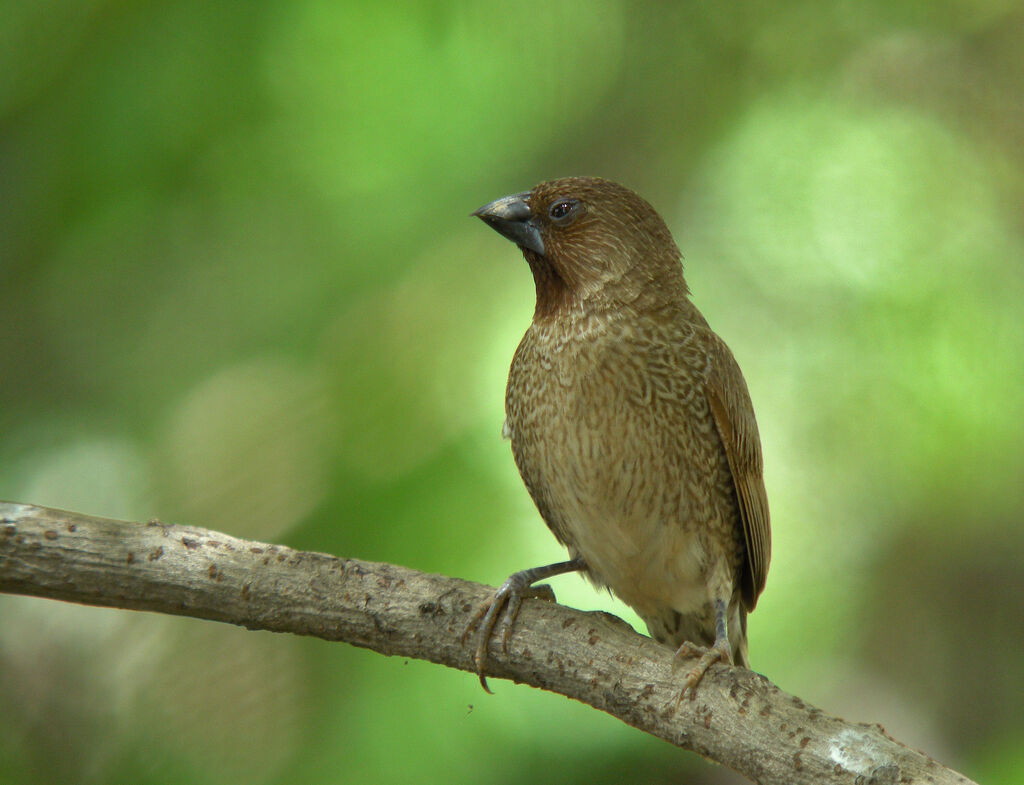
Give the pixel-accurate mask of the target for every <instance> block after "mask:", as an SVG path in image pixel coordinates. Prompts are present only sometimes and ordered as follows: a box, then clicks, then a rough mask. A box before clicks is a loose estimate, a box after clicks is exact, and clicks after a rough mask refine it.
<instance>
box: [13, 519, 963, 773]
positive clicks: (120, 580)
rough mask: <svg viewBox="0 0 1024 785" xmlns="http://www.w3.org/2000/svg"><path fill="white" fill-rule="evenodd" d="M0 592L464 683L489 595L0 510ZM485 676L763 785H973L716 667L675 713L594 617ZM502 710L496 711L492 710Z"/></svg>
mask: <svg viewBox="0 0 1024 785" xmlns="http://www.w3.org/2000/svg"><path fill="white" fill-rule="evenodd" d="M0 591H4V592H8V593H12V594H27V595H34V596H38V597H49V598H52V599H58V600H65V601H68V602H79V603H86V604H90V605H104V606H109V607H115V608H128V609H132V610H147V611H155V612H158V613H173V614H177V615H181V616H194V617H197V618H201V619H212V620H215V621H223V622H229V623H232V624H238V625H241V626H244V627H247V628H249V629H254V630H271V631H274V632H291V633H296V634H299V635H315V636H317V637H320V638H324V639H327V640H335V641H346V642H348V643H351V644H354V645H356V646H363V647H366V648H369V649H373V650H374V651H379V652H381V653H383V654H389V655H391V654H394V655H400V656H403V657H414V658H417V659H425V660H430V661H431V662H437V663H441V664H443V665H447V666H449V667H452V668H458V669H460V670H464V671H469V672H472V671H473V668H474V666H473V658H472V647H473V641H472V639H470V641H469V642H468V643H466V644H463V643H462V640H461V638H462V633H463V631H464V629H465V628H466V625H467V624H468V623H469V621H470V619H471V617H472V616H473V613H474V612H475V611H476V609H477V608H478V607H479V606H480V605H482V604H483V603H484V602H485V601H487V600H489V598H490V596H491V594H492V592H493V589H492V588H490V587H487V586H483V585H481V584H478V583H471V582H468V581H463V580H458V579H456V578H446V577H444V576H441V575H430V574H426V573H421V572H417V571H415V570H410V569H407V568H404V567H397V566H394V565H390V564H377V563H373V562H363V561H357V560H355V559H339V558H336V557H333V556H328V555H325V554H322V553H309V552H304V551H295V550H292V549H291V548H286V547H283V546H279V545H268V544H266V543H260V542H251V541H247V540H239V539H237V538H235V537H231V536H229V535H226V534H221V533H218V532H214V531H209V530H206V529H199V528H196V527H192V526H177V525H169V524H164V523H160V522H157V521H151V522H149V523H147V524H139V523H125V522H122V521H114V520H109V519H105V518H96V517H92V516H88V515H81V514H79V513H74V512H65V511H61V510H52V509H46V508H43V507H35V506H32V505H26V504H11V503H5V502H0ZM509 649H510V650H509V654H508V655H505V654H503V653H502V652H501V650H500V646H498V645H497V644H494V645H492V648H491V652H490V654H489V659H488V675H489V676H491V677H494V678H507V679H512V680H514V681H516V682H521V683H525V684H530V685H532V686H534V687H540V688H542V689H546V690H550V691H552V692H558V693H561V694H563V695H566V696H568V697H571V698H575V699H576V700H579V701H582V702H584V703H587V704H590V705H591V706H594V707H595V708H598V709H601V710H602V711H606V712H608V713H609V714H611V715H613V716H615V717H618V718H619V719H621V720H622V721H623V722H626V723H628V724H630V725H633V726H635V727H637V728H639V729H641V730H643V731H646V732H647V733H651V734H653V735H655V736H658V737H660V738H663V739H665V740H667V741H670V742H671V743H673V744H676V745H678V746H680V747H682V748H684V749H688V750H693V751H694V752H697V753H699V754H700V755H703V756H704V757H706V758H709V759H711V760H715V761H717V762H719V763H721V764H723V765H725V766H728V767H730V768H732V769H735V770H736V771H738V772H740V773H741V774H743V775H745V776H747V777H749V778H750V779H751V780H753V781H755V782H760V783H764V784H765V785H768V784H769V783H780V784H781V783H786V784H787V785H789V784H790V783H863V784H864V785H866V784H867V783H878V784H879V785H886V784H888V783H892V784H893V785H896V784H897V783H902V784H904V785H908V784H910V783H969V782H970V780H967V779H966V778H965V777H962V776H961V775H959V774H957V773H955V772H953V771H951V770H949V769H946V768H944V767H943V766H941V765H939V764H938V763H936V762H935V761H933V760H931V759H930V758H928V757H927V756H925V755H923V754H921V753H919V752H916V751H914V750H911V749H909V748H907V747H905V746H904V745H902V744H900V743H899V742H897V741H895V740H894V739H892V738H890V737H889V736H887V735H886V734H885V732H884V731H883V730H882V729H881V727H880V726H877V725H863V724H855V723H850V722H846V721H845V720H842V719H839V718H838V717H833V716H831V715H829V714H826V713H824V712H823V711H821V710H820V709H817V708H815V707H813V706H810V705H808V704H806V703H804V702H803V701H801V700H800V699H799V698H796V697H794V696H792V695H788V694H786V693H784V692H782V691H781V690H779V689H778V688H777V687H775V686H774V685H773V684H772V683H771V682H769V681H768V680H767V679H765V678H764V677H762V676H759V675H757V674H755V673H752V672H750V671H746V670H742V669H738V668H728V667H724V666H715V667H713V668H712V669H711V670H710V671H709V672H708V674H707V676H705V678H704V680H703V681H702V682H701V684H700V687H699V689H698V690H697V695H696V698H695V699H693V700H684V701H683V702H682V704H681V705H680V706H679V709H678V710H677V711H674V712H673V711H671V710H669V709H667V708H666V707H671V706H673V705H674V702H675V696H676V695H677V694H678V691H679V679H680V675H679V672H678V671H677V672H673V670H672V667H671V663H672V651H671V650H670V649H669V648H667V647H665V646H662V645H661V644H658V643H656V642H654V641H652V640H651V639H650V638H646V637H643V636H641V635H638V634H636V633H635V632H633V631H632V630H631V629H630V628H629V627H628V626H627V625H626V624H624V623H623V622H621V621H619V620H618V619H616V618H614V617H612V616H609V615H607V614H603V613H581V612H579V611H575V610H572V609H570V608H566V607H563V606H561V605H556V604H554V603H548V602H543V601H539V600H537V601H527V602H526V603H524V605H523V609H522V612H521V614H520V616H519V620H518V621H517V623H516V626H515V630H514V634H513V636H512V642H511V645H510V647H509ZM496 700H500V698H497V699H496Z"/></svg>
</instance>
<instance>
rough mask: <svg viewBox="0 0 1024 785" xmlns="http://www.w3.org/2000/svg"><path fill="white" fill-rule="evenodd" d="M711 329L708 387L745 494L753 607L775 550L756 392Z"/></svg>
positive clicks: (748, 596) (740, 494)
mask: <svg viewBox="0 0 1024 785" xmlns="http://www.w3.org/2000/svg"><path fill="white" fill-rule="evenodd" d="M708 332H709V334H710V336H711V339H710V342H709V346H708V359H709V361H710V367H709V372H708V378H707V382H706V386H705V393H706V395H707V399H708V403H709V404H710V406H711V412H712V414H713V415H714V418H715V425H716V426H717V427H718V433H719V436H721V438H722V443H723V444H724V445H725V454H726V455H727V456H728V459H729V468H730V470H731V471H732V480H733V484H734V485H735V487H736V498H737V499H738V500H739V507H740V518H741V519H742V522H743V537H744V539H745V540H746V544H747V563H746V565H745V567H746V569H744V571H743V579H742V593H743V605H744V606H745V607H746V609H747V610H748V611H752V610H754V606H755V605H756V604H757V598H758V595H760V594H761V592H762V591H763V590H764V583H765V579H766V578H767V576H768V563H769V562H770V561H771V555H772V533H771V526H770V523H769V518H768V495H767V494H766V493H765V490H764V474H763V472H764V468H763V462H762V459H761V439H760V437H759V436H758V433H757V421H756V420H755V419H754V407H753V404H751V402H750V393H749V392H748V391H747V383H746V382H745V381H744V379H743V374H742V373H740V368H739V365H737V364H736V360H735V359H734V358H733V356H732V352H730V351H729V347H727V346H726V345H725V343H724V342H723V341H722V339H721V338H719V337H718V336H717V335H715V334H714V333H711V332H710V330H709V331H708Z"/></svg>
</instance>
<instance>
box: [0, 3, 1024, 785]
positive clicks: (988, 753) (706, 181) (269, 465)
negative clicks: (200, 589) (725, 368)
mask: <svg viewBox="0 0 1024 785" xmlns="http://www.w3.org/2000/svg"><path fill="white" fill-rule="evenodd" d="M0 7H2V17H3V18H4V20H5V21H4V23H3V24H2V25H0V73H3V74H4V77H3V79H0V173H2V176H0V205H2V208H0V292H2V294H3V304H4V306H3V316H2V320H0V368H2V369H3V372H2V375H3V384H2V385H0V498H7V499H11V500H18V501H26V502H33V503H38V504H44V505H52V506H59V507H66V508H72V509H77V510H81V511H84V512H89V513H94V514H100V515H107V516H114V517H121V518H127V519H139V520H145V519H147V518H149V517H152V516H158V517H160V518H163V519H166V520H173V521H181V522H188V523H194V524H199V525H204V526H209V527H212V528H217V529H222V530H225V531H228V532H231V533H233V534H235V535H239V536H243V537H254V538H261V539H267V540H273V541H280V542H285V543H288V544H290V545H292V546H295V547H299V548H311V549H316V550H322V551H328V552H332V553H337V554H342V555H349V556H356V557H361V558H366V559H374V560H381V561H391V562H398V563H401V564H406V565H410V566H413V567H417V568H419V569H423V570H427V571H436V572H443V573H448V574H452V575H459V576H462V577H466V578H472V579H476V580H481V581H485V582H490V583H496V582H498V581H500V580H501V579H502V578H503V577H504V576H505V575H506V574H507V573H509V572H511V571H514V570H517V569H521V568H523V567H526V566H533V565H536V564H540V563H546V562H550V561H556V560H559V559H560V557H561V551H560V549H559V548H558V546H557V545H556V543H555V542H554V540H553V539H552V538H551V537H550V535H549V534H548V533H547V531H546V530H545V528H544V526H543V525H542V523H541V522H540V520H539V518H538V516H537V514H536V512H535V510H534V509H533V508H532V506H531V504H530V502H529V499H528V497H527V495H526V493H525V491H524V490H523V488H522V486H521V484H520V482H519V479H518V477H517V476H516V473H515V469H514V467H513V464H512V461H511V458H510V455H509V451H508V446H507V444H506V443H504V442H502V441H501V439H500V438H499V431H500V426H501V421H502V396H503V385H504V376H505V372H506V370H507V366H508V362H509V360H510V358H511V355H512V351H513V349H514V347H515V344H516V342H517V340H518V337H519V335H520V334H521V332H522V330H523V329H524V328H525V326H526V324H527V323H528V321H529V318H530V313H531V309H532V296H533V293H532V283H531V281H530V279H529V275H528V272H527V270H526V267H525V265H524V264H523V263H522V260H521V259H520V258H519V256H518V254H517V253H516V252H515V249H514V248H512V247H511V246H510V245H509V244H508V243H505V242H504V241H503V240H501V238H499V237H497V236H496V235H494V233H493V232H491V231H489V230H488V229H487V228H486V227H484V226H482V225H480V224H479V223H478V222H476V221H473V220H470V219H469V218H468V217H467V215H468V213H469V212H470V211H471V210H472V209H474V208H475V207H477V206H478V205H480V204H482V203H483V202H486V201H489V200H490V199H492V198H495V197H497V196H500V195H503V194H505V193H509V192H512V191H516V190H522V189H525V188H528V187H530V186H531V185H532V184H534V183H535V182H537V181H539V180H542V179H547V178H550V177H555V176H562V175H567V174H584V173H587V174H600V175H603V176H606V177H610V178H613V179H617V180H620V181H622V182H625V183H626V184H628V185H630V186H632V187H633V188H634V189H636V190H638V191H639V192H641V193H642V194H644V195H645V196H646V197H647V198H648V199H649V200H650V201H651V202H652V203H653V204H654V205H655V206H656V207H657V208H658V209H659V210H660V211H661V212H662V214H663V215H664V216H665V217H666V220H667V221H668V222H669V224H670V226H671V227H672V229H673V231H674V233H675V235H676V238H677V240H678V241H679V244H680V246H681V248H682V250H683V252H684V255H685V257H686V264H687V273H688V278H689V280H690V283H691V286H692V288H693V291H694V293H695V298H696V301H697V302H698V304H699V305H700V307H701V308H702V309H703V311H704V312H705V314H706V315H707V316H708V318H709V320H710V321H711V323H712V325H713V326H714V327H715V328H716V329H717V330H718V331H719V332H720V333H721V334H722V335H723V336H724V337H725V338H726V339H727V340H728V342H729V343H730V345H731V346H732V348H733V350H734V352H735V354H736V355H737V357H738V359H739V361H740V364H741V365H742V367H743V368H744V371H745V374H746V377H747V380H748V382H749V384H750V387H751V390H752V394H753V397H754V401H755V405H756V408H757V411H758V417H759V420H760V423H761V428H762V437H763V442H764V447H765V453H766V463H767V482H768V488H769V497H770V499H771V502H772V508H773V528H774V533H775V557H774V563H773V565H772V571H771V573H770V575H769V583H768V589H767V592H766V593H765V595H764V596H763V598H762V601H761V604H760V605H759V606H758V610H757V612H756V614H755V615H754V616H753V617H752V618H751V653H752V657H753V661H754V664H755V667H757V668H758V669H759V670H761V671H763V672H764V673H766V674H767V675H768V676H770V677H771V678H772V679H774V680H775V681H776V682H778V683H779V684H780V685H781V686H783V687H784V688H785V689H787V690H789V691H792V692H795V693H797V694H799V695H801V696H802V697H804V698H806V699H807V700H809V701H812V702H814V703H815V704H818V705H820V706H822V707H824V708H826V709H828V710H830V711H832V712H835V713H839V714H842V715H844V716H847V717H849V718H851V719H857V720H864V721H873V722H881V723H882V724H883V725H884V726H885V727H886V729H887V730H888V731H889V732H890V733H892V734H893V735H895V736H896V737H898V738H900V739H902V740H905V741H907V742H909V743H910V744H912V745H915V746H919V747H921V748H923V749H925V750H926V751H928V752H929V753H931V754H933V755H934V756H935V757H937V758H938V759H939V760H941V761H942V762H944V763H947V764H949V765H953V766H955V767H959V768H961V769H962V770H964V771H965V772H966V773H968V774H969V775H971V776H972V777H974V778H976V779H978V780H983V781H985V782H987V783H990V784H992V785H997V784H998V783H1010V782H1017V781H1019V779H1018V777H1020V775H1021V771H1022V770H1024V751H1022V750H1024V747H1022V746H1021V744H1020V739H1021V738H1024V720H1022V715H1021V713H1020V698H1021V695H1022V694H1024V664H1022V658H1021V656H1020V652H1021V650H1022V647H1024V625H1022V624H1021V619H1022V610H1024V607H1022V601H1021V597H1022V596H1024V574H1022V570H1021V564H1022V555H1024V533H1022V526H1021V515H1022V511H1024V483H1022V477H1024V446H1022V445H1024V425H1022V423H1024V406H1022V382H1024V378H1022V376H1024V362H1022V356H1024V332H1022V327H1021V303H1022V301H1024V269H1022V260H1024V255H1022V244H1024V237H1022V233H1024V221H1022V216H1024V213H1022V211H1021V205H1022V204H1024V176H1022V171H1024V169H1022V163H1024V161H1022V157H1024V103H1022V101H1021V95H1022V94H1024V59H1022V58H1021V56H1020V52H1021V51H1022V49H1024V9H1022V7H1021V4H1020V3H1018V2H1013V1H1012V0H953V1H952V2H947V3H941V4H938V3H927V2H910V1H902V2H895V3H894V2H892V1H891V0H861V1H860V2H817V0H815V2H811V1H810V0H806V1H799V0H798V1H797V2H792V3H786V4H779V3H763V2H760V3H758V2H753V3H745V4H733V3H685V4H677V5H670V4H662V3H654V2H648V3H627V2H620V3H616V2H591V3H586V2H578V1H577V0H563V1H562V2H559V3H550V2H538V1H536V0H519V2H518V3H516V4H515V5H514V7H495V6H491V5H488V4H469V3H463V4H459V3H447V2H426V3H394V4H383V3H381V4H372V3H355V2H337V1H334V0H331V1H328V0H291V1H290V2H283V1H281V2H247V3H242V2H230V0H201V1H200V0H182V2H145V3H144V2H133V1H132V0H120V1H118V0H34V1H33V2H13V0H5V1H4V2H2V3H0ZM556 589H557V591H558V593H559V597H560V599H561V600H562V601H564V602H568V603H569V604H572V605H576V606H578V607H584V608H605V609H610V610H613V611H615V612H618V613H621V614H623V615H625V616H626V617H627V618H630V619H633V620H634V621H635V619H634V617H632V616H631V615H630V614H629V613H628V611H627V610H625V609H623V608H622V607H621V606H620V605H618V604H616V603H615V602H613V601H612V600H611V599H610V598H609V597H608V596H607V595H601V594H598V593H596V592H594V591H592V590H591V589H590V588H589V587H588V586H586V585H585V584H583V582H582V581H580V580H579V579H578V578H576V577H566V578H560V579H558V580H557V581H556ZM0 619H2V624H0V716H2V717H3V718H4V720H3V732H2V733H0V781H2V782H4V783H10V784H11V785H20V784H21V783H54V782H75V783H107V782H110V783H114V782H133V783H147V782H154V783H157V782H159V783H173V782H182V783H185V782H187V783H207V782H209V783H214V782H223V781H229V782H230V781H245V782H250V783H284V782H312V781H316V782H339V783H342V782H362V781H368V782H382V783H388V782H394V783H399V782H402V783H404V782H410V781H416V782H422V783H432V782H437V783H448V782H492V783H503V782H508V783H512V782H515V783H521V782H536V781H562V782H574V781H578V782H588V783H593V782H596V783H600V782H609V783H610V782H622V781H634V782H652V783H657V782H666V783H667V782H678V781H681V780H686V781H689V782H705V783H712V782H715V783H718V782H734V781H736V778H735V777H734V775H731V774H730V773H729V772H724V771H721V770H719V769H716V768H714V767H712V766H709V765H708V764H705V763H703V762H702V761H700V760H699V759H697V758H696V757H695V756H692V755H687V754H684V753H681V752H679V751H677V750H674V749H672V748H670V747H669V746H667V745H665V744H662V743H660V742H657V741H655V740H653V739H649V738H646V737H644V736H642V735H641V734H639V733H637V732H635V731H633V730H631V729H629V728H626V727H624V726H622V725H621V724H619V723H617V722H616V721H614V720H612V719H610V718H608V717H606V716H604V715H601V714H599V713H597V712H594V711H592V710H590V709H587V708H585V707H582V706H580V705H576V704H573V703H570V702H567V701H565V700H563V699H560V698H557V697H554V696H550V695H546V694H542V693H539V692H535V691H532V690H529V689H527V688H523V687H520V688H514V687H512V686H511V685H510V684H507V683H497V684H496V685H495V686H496V687H497V695H496V696H495V697H488V696H486V695H484V694H483V693H482V692H481V691H480V689H479V687H478V685H477V684H476V680H475V679H474V678H473V677H472V676H469V675H466V674H462V673H456V672H453V671H445V670H442V669H440V668H438V667H435V666H430V665H425V664H422V663H416V662H403V661H401V660H397V659H387V658H383V657H380V656H378V655H374V654H369V653H366V652H363V651H360V650H356V649H353V648H349V647H345V646H340V645H329V644H326V643H322V642H318V641H312V640H299V639H291V638H287V637H283V636H281V637H279V636H271V635H268V634H256V633H248V632H245V631H243V630H239V629H230V628H227V627H223V626H218V625H215V624H208V623H202V622H196V621H191V620H184V619H176V618H161V617H157V616H152V615H145V614H135V613H127V612H116V611H104V610H97V609H91V608H81V607H74V606H66V605H61V604H58V603H52V602H47V601H38V600H29V599H24V598H11V597H3V598H0Z"/></svg>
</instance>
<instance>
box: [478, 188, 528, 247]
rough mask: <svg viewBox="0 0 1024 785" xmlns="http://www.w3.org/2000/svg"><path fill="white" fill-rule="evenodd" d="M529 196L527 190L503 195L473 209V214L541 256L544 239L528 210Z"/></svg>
mask: <svg viewBox="0 0 1024 785" xmlns="http://www.w3.org/2000/svg"><path fill="white" fill-rule="evenodd" d="M529 198H530V192H529V191H524V192H523V193H521V194H512V196H503V197H501V198H500V199H495V200H494V201H493V202H489V203H488V204H485V205H484V206H483V207H481V208H480V209H479V210H474V211H473V215H475V216H476V217H477V218H479V219H480V220H482V221H483V222H484V223H485V224H487V225H488V226H489V227H491V228H492V229H493V230H494V231H496V232H498V234H501V235H503V236H504V237H507V238H508V239H509V240H511V241H512V242H514V243H515V244H516V245H518V246H519V247H520V248H526V249H528V250H531V251H533V252H534V253H538V254H540V255H541V256H543V255H544V241H543V240H542V239H541V237H540V230H539V229H538V227H537V223H536V221H534V219H533V213H532V212H530V203H529Z"/></svg>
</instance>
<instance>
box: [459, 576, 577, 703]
mask: <svg viewBox="0 0 1024 785" xmlns="http://www.w3.org/2000/svg"><path fill="white" fill-rule="evenodd" d="M583 566H584V564H583V560H582V559H572V560H571V561H567V562H559V563H558V564H548V565H546V566H544V567H535V568H534V569H532V570H523V571H522V572H516V573H513V574H512V575H510V576H508V578H507V579H506V580H505V582H504V583H503V584H501V586H500V587H499V588H498V590H497V591H496V592H495V593H494V597H493V598H492V599H491V601H490V603H488V604H487V605H484V606H482V607H481V608H480V610H478V611H477V612H476V614H475V615H474V616H473V618H472V620H470V622H469V625H468V626H467V627H466V631H465V632H464V633H462V642H463V644H465V642H466V640H467V638H468V637H469V634H470V633H471V632H472V631H473V628H474V627H476V626H477V625H478V624H479V625H480V629H479V630H478V631H477V641H476V650H475V651H474V652H473V664H474V665H476V672H477V675H478V676H479V677H480V686H481V687H483V688H484V690H485V691H487V692H488V693H490V694H493V693H491V689H490V687H488V686H487V677H486V676H485V675H484V667H485V666H486V664H487V646H488V644H489V643H490V641H491V635H492V633H493V632H494V625H495V624H497V623H498V615H499V614H500V613H501V611H502V608H504V609H505V615H504V616H502V619H501V650H502V652H504V653H506V654H507V653H508V642H509V640H510V639H511V637H512V625H513V624H514V623H515V620H516V617H517V616H518V615H519V609H520V608H521V607H522V604H523V600H524V599H526V598H527V597H538V598H542V599H548V600H552V601H554V599H555V593H554V592H553V591H552V590H551V587H550V586H546V585H541V586H536V587H533V588H531V586H533V583H534V582H535V581H539V580H543V579H544V578H550V577H551V576H553V575H561V574H562V573H565V572H574V571H575V570H579V569H582V568H583Z"/></svg>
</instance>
